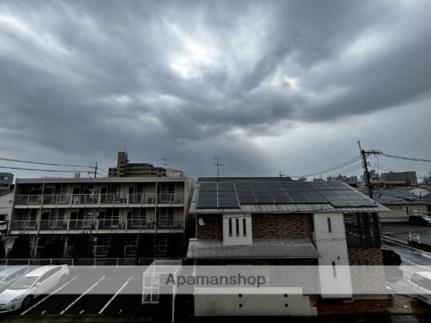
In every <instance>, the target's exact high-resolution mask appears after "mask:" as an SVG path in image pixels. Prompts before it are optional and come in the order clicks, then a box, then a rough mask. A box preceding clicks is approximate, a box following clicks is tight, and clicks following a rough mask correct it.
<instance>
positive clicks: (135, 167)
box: [108, 151, 168, 177]
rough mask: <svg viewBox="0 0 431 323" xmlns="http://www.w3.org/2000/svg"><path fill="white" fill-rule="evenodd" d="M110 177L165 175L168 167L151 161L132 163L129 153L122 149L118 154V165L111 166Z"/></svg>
mask: <svg viewBox="0 0 431 323" xmlns="http://www.w3.org/2000/svg"><path fill="white" fill-rule="evenodd" d="M108 176H109V177H164V176H168V174H167V172H166V168H164V167H156V166H154V165H152V164H149V163H130V162H129V159H128V154H127V153H126V152H123V151H120V152H118V155H117V167H111V168H109V172H108Z"/></svg>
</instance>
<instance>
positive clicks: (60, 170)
mask: <svg viewBox="0 0 431 323" xmlns="http://www.w3.org/2000/svg"><path fill="white" fill-rule="evenodd" d="M0 168H3V169H14V170H29V171H39V172H51V173H85V172H87V171H84V170H64V169H38V168H24V167H9V166H0ZM88 172H90V173H91V172H93V171H91V170H88Z"/></svg>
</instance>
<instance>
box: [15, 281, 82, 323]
mask: <svg viewBox="0 0 431 323" xmlns="http://www.w3.org/2000/svg"><path fill="white" fill-rule="evenodd" d="M77 278H78V276H75V277H73V278H72V279H71V280H69V281H68V282H66V283H64V284H63V285H61V286H60V287H59V288H57V289H56V290H55V291H53V292H52V293H51V294H49V295H47V296H46V297H44V298H42V299H41V300H40V301H39V302H37V303H36V304H34V305H32V306H31V307H29V308H28V309H26V310H25V311H24V312H22V313H21V314H20V315H25V314H26V313H27V312H29V311H31V310H32V309H33V308H35V307H36V306H38V305H39V304H41V303H42V302H44V301H46V300H47V299H48V298H49V297H51V296H52V295H54V294H55V293H57V292H58V291H60V290H61V289H62V288H64V287H66V286H67V285H69V284H70V283H71V282H73V281H74V280H75V279H77Z"/></svg>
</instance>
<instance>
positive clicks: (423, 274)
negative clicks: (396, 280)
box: [410, 271, 431, 305]
mask: <svg viewBox="0 0 431 323" xmlns="http://www.w3.org/2000/svg"><path fill="white" fill-rule="evenodd" d="M410 283H411V286H412V289H413V290H414V292H415V293H416V298H417V299H419V300H421V301H422V302H425V303H426V304H428V305H431V272H429V271H419V272H417V273H414V274H413V276H412V278H411V279H410Z"/></svg>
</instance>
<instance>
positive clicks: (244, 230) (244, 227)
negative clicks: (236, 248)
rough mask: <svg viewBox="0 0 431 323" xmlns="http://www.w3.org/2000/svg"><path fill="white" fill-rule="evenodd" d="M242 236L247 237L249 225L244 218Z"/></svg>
mask: <svg viewBox="0 0 431 323" xmlns="http://www.w3.org/2000/svg"><path fill="white" fill-rule="evenodd" d="M242 234H243V236H244V237H245V236H246V235H247V224H246V221H245V218H242Z"/></svg>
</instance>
